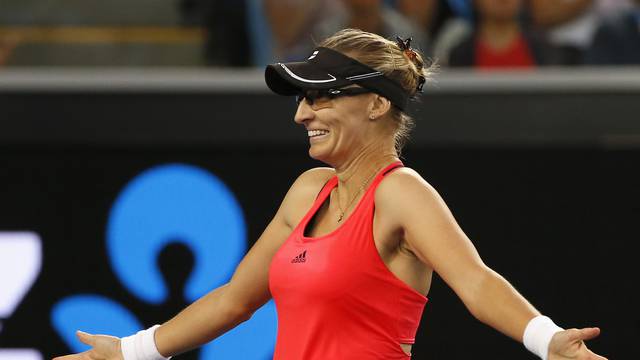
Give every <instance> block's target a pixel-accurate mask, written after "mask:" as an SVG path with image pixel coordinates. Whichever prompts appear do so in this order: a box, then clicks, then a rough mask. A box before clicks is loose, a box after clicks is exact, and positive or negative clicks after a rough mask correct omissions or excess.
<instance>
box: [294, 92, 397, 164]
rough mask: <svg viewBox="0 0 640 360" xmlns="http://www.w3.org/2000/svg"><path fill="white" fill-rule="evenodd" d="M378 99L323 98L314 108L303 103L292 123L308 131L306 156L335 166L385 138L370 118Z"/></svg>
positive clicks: (369, 97) (372, 96) (362, 95)
mask: <svg viewBox="0 0 640 360" xmlns="http://www.w3.org/2000/svg"><path fill="white" fill-rule="evenodd" d="M377 96H378V95H375V94H372V93H367V94H360V95H355V96H344V97H338V98H335V99H327V98H324V99H320V100H316V101H314V104H313V105H309V103H308V102H307V100H306V99H305V100H302V101H301V102H300V104H299V105H298V110H297V111H296V115H295V118H294V121H295V122H296V123H298V124H301V125H303V126H304V127H305V130H306V131H307V136H308V139H309V156H311V157H312V158H314V159H316V160H320V161H322V162H324V163H326V164H328V165H331V166H333V167H335V166H337V165H339V164H341V163H343V162H345V161H346V160H348V159H350V158H352V157H353V156H355V155H357V154H358V153H360V152H361V151H363V150H365V149H366V148H367V147H368V146H372V145H373V144H374V143H376V141H379V140H380V139H381V138H382V137H384V135H383V134H382V131H381V129H380V124H379V123H380V121H377V122H376V121H373V120H371V119H370V114H371V112H372V109H373V104H374V100H375V98H376V97H377Z"/></svg>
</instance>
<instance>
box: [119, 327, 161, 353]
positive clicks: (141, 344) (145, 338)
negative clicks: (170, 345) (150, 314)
mask: <svg viewBox="0 0 640 360" xmlns="http://www.w3.org/2000/svg"><path fill="white" fill-rule="evenodd" d="M159 327H160V325H154V326H152V327H150V328H148V329H147V330H140V331H138V332H137V333H136V334H135V335H131V336H127V337H123V338H122V339H120V347H121V349H122V357H123V358H124V360H169V359H171V356H169V357H168V358H167V357H164V356H162V354H160V353H159V352H158V348H157V347H156V342H155V340H154V336H155V333H156V329H157V328H159Z"/></svg>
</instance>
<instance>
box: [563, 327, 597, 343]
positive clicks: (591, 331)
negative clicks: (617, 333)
mask: <svg viewBox="0 0 640 360" xmlns="http://www.w3.org/2000/svg"><path fill="white" fill-rule="evenodd" d="M575 330H576V331H572V332H571V333H570V334H569V338H570V339H571V340H572V341H580V340H583V341H584V340H591V339H593V338H595V337H597V336H598V335H600V328H597V327H592V328H584V329H575Z"/></svg>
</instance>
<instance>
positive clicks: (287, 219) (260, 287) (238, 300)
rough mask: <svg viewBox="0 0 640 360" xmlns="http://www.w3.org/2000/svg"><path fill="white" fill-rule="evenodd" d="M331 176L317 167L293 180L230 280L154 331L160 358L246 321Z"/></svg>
mask: <svg viewBox="0 0 640 360" xmlns="http://www.w3.org/2000/svg"><path fill="white" fill-rule="evenodd" d="M331 173H332V171H331V170H329V169H327V168H316V169H311V170H309V171H307V172H305V173H303V174H302V175H300V177H298V179H297V180H296V181H295V182H294V184H293V185H292V186H291V188H290V189H289V191H288V192H287V194H286V196H285V198H284V200H283V201H282V203H281V205H280V208H279V209H278V211H277V212H276V214H275V216H274V217H273V219H272V220H271V222H270V223H269V225H268V226H267V227H266V229H265V230H264V232H263V233H262V235H261V236H260V238H258V240H257V241H256V243H255V244H254V245H253V246H252V247H251V249H250V250H249V252H248V253H247V254H246V255H245V256H244V258H243V259H242V261H241V262H240V264H239V265H238V267H237V268H236V271H235V273H234V274H233V276H232V278H231V280H230V281H229V282H228V283H227V284H225V285H224V286H221V287H219V288H217V289H215V290H213V291H211V292H210V293H209V294H207V295H205V296H204V297H202V298H200V299H199V300H197V301H196V302H194V303H193V304H191V305H189V306H188V307H187V308H185V309H184V310H182V311H181V312H180V313H179V314H178V315H176V316H175V317H173V318H172V319H171V320H169V321H167V322H165V323H164V324H163V325H162V326H160V327H159V328H158V329H157V330H156V333H155V340H156V346H157V347H158V351H159V352H160V353H161V354H163V355H165V356H169V355H175V354H179V353H182V352H184V351H187V350H190V349H193V348H196V347H198V346H200V345H202V344H205V343H207V342H209V341H211V340H213V339H215V338H216V337H218V336H220V335H222V334H224V333H225V332H226V331H228V330H230V329H232V328H234V327H235V326H237V325H238V324H240V323H242V322H243V321H246V320H247V319H249V318H250V317H251V315H252V314H253V312H255V311H256V310H257V309H258V308H260V306H262V305H263V304H264V303H266V302H267V301H268V300H269V299H270V298H271V294H270V292H269V279H268V269H269V264H270V263H271V259H272V257H273V255H274V254H275V253H276V251H277V250H278V249H279V248H280V246H281V245H282V243H284V241H285V240H286V238H287V237H288V236H289V234H290V233H291V231H292V229H293V228H294V227H295V224H297V223H298V222H299V221H300V219H301V218H302V216H303V215H304V213H305V212H306V210H308V209H309V207H311V205H312V203H313V200H314V199H315V195H316V193H317V192H318V190H319V189H320V187H321V186H322V184H323V183H324V181H326V179H327V178H328V176H330V174H331Z"/></svg>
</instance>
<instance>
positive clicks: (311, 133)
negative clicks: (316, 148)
mask: <svg viewBox="0 0 640 360" xmlns="http://www.w3.org/2000/svg"><path fill="white" fill-rule="evenodd" d="M328 133H329V131H327V130H308V131H307V135H308V136H309V137H312V136H319V135H324V134H328Z"/></svg>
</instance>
